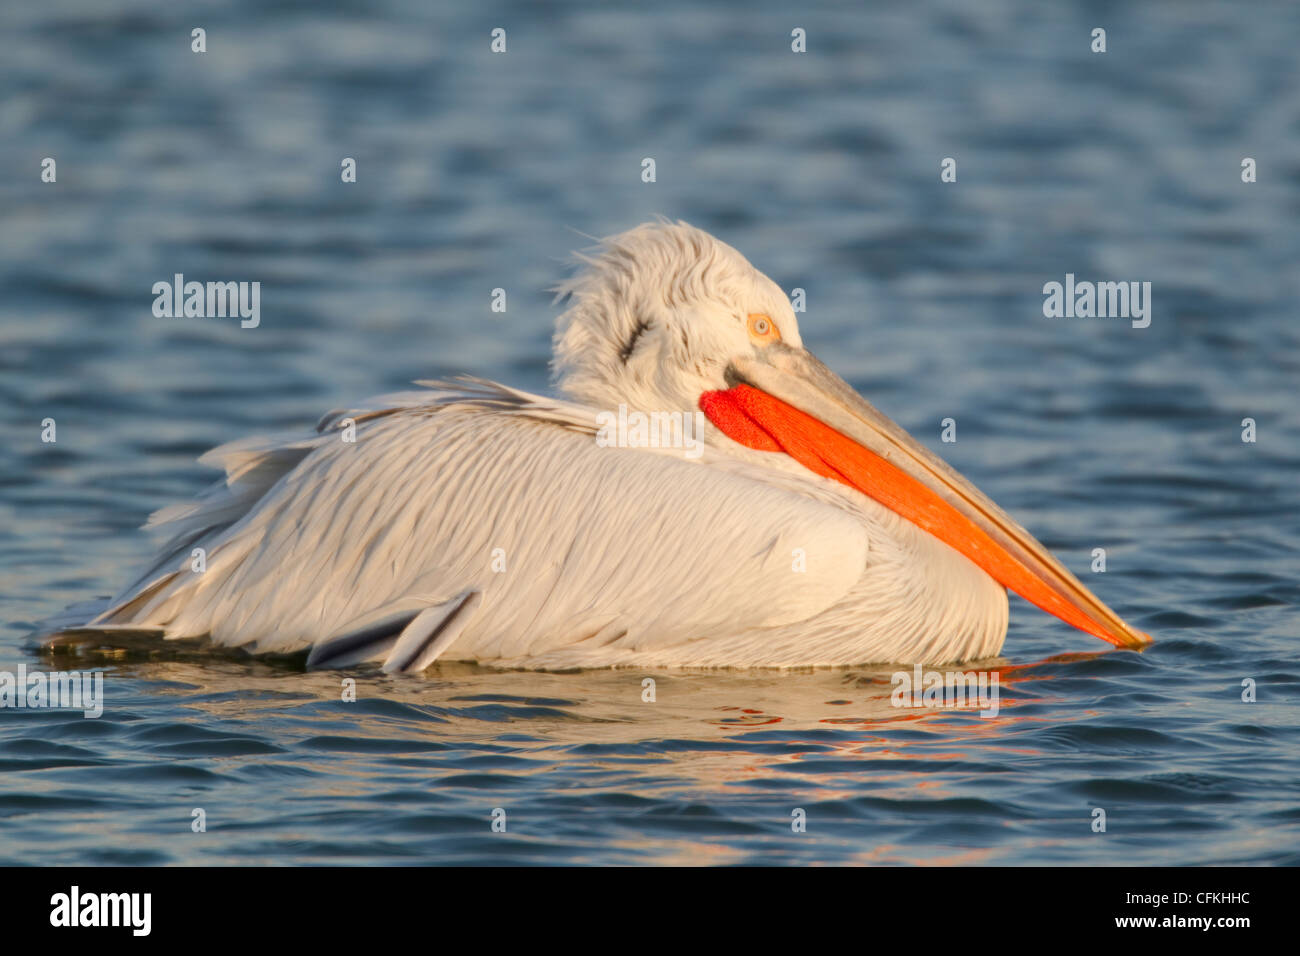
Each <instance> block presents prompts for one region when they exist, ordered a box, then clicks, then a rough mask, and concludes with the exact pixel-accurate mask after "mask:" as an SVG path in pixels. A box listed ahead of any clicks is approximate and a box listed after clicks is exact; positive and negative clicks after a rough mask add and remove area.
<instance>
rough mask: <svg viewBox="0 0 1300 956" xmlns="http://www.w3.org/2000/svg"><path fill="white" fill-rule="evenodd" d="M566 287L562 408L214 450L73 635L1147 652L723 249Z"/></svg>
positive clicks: (586, 257)
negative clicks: (1040, 632) (155, 547)
mask: <svg viewBox="0 0 1300 956" xmlns="http://www.w3.org/2000/svg"><path fill="white" fill-rule="evenodd" d="M579 260H580V266H581V267H580V268H579V270H578V271H577V272H576V273H575V275H574V276H573V277H572V278H570V279H569V280H567V281H566V282H564V283H563V284H562V285H561V286H560V287H559V288H558V290H557V291H558V292H559V295H558V296H557V301H558V302H563V303H564V304H565V309H564V311H563V314H562V315H560V317H559V319H558V320H557V323H556V332H555V336H554V360H553V363H552V367H553V372H554V381H555V385H556V390H557V392H558V397H546V396H542V395H534V394H529V393H527V392H523V391H519V390H517V389H514V388H510V387H507V386H505V385H499V384H496V383H493V382H488V381H483V380H480V379H460V380H456V381H453V382H417V383H416V385H417V386H421V388H419V389H418V390H413V391H406V392H400V393H397V394H393V395H387V396H383V397H380V398H378V399H374V400H372V401H370V402H367V403H363V404H361V405H359V406H358V407H355V408H350V409H341V410H336V411H334V412H331V413H329V414H327V415H325V417H324V418H323V419H322V420H321V421H320V423H319V424H318V426H317V428H316V430H315V433H313V434H309V435H306V436H288V437H283V436H282V437H275V438H260V439H250V440H245V441H237V442H234V443H231V444H227V445H223V446H221V447H220V448H217V449H214V450H213V451H211V452H209V453H207V454H206V455H204V456H203V457H202V458H201V459H200V462H202V463H204V464H210V465H213V466H215V467H219V468H221V469H224V472H225V478H224V480H222V481H218V482H217V483H216V485H214V486H213V487H212V488H211V489H209V490H208V491H207V492H205V493H204V494H202V495H200V496H199V497H198V498H197V499H196V500H194V501H193V502H190V503H186V504H182V505H174V506H171V507H167V508H164V509H162V510H161V511H158V512H156V513H155V514H154V515H153V516H152V517H151V519H150V521H149V523H148V524H147V525H146V526H145V527H146V528H150V529H154V530H157V531H158V532H160V533H161V534H162V535H164V536H165V544H163V546H162V547H161V550H160V551H159V552H158V554H157V556H156V558H155V559H154V560H153V561H151V562H150V563H149V565H148V566H147V567H146V568H145V569H144V570H143V571H142V572H141V573H140V574H139V575H137V576H136V577H135V579H134V580H133V581H132V582H131V583H130V584H129V585H128V586H127V587H125V588H124V589H123V590H122V591H121V592H120V593H119V594H118V595H117V596H116V597H114V598H113V599H112V600H111V602H109V604H108V606H107V607H106V608H105V609H104V610H103V611H102V613H99V614H98V615H97V616H95V617H93V618H92V619H91V620H89V621H88V622H87V623H86V624H85V625H84V626H83V627H81V628H80V629H78V631H79V633H81V634H83V635H84V634H85V633H87V632H88V633H90V634H92V635H108V634H112V633H114V632H132V633H135V632H144V633H145V634H147V635H151V636H158V637H162V638H167V639H199V638H205V639H207V640H208V641H210V642H212V643H213V644H215V645H222V646H228V647H240V648H245V649H246V650H249V651H251V652H253V653H274V654H288V653H294V652H300V651H304V650H305V651H307V652H308V658H307V661H308V665H309V666H311V667H343V666H351V665H353V664H357V663H359V662H363V661H375V662H381V663H382V667H383V670H385V671H387V672H390V673H392V672H419V671H422V670H424V669H425V668H427V667H428V666H429V665H430V664H432V663H433V662H434V661H436V660H439V659H444V660H466V661H475V662H479V663H481V664H487V665H491V666H499V667H510V668H531V669H561V668H575V667H618V666H637V667H795V666H837V665H859V664H867V663H886V662H900V663H909V664H915V663H919V664H939V663H948V662H960V661H965V660H971V659H978V658H987V657H992V656H994V655H996V654H997V653H998V652H999V651H1000V650H1001V648H1002V644H1003V641H1004V639H1005V637H1006V632H1007V616H1008V605H1007V589H1011V590H1013V591H1015V592H1016V593H1018V594H1020V595H1021V596H1023V597H1024V598H1026V599H1027V600H1029V601H1030V602H1032V603H1034V604H1036V605H1037V606H1038V607H1040V608H1042V609H1044V610H1046V611H1048V612H1049V613H1051V614H1054V615H1056V616H1057V617H1059V618H1061V619H1062V620H1063V621H1065V622H1067V623H1069V624H1071V625H1073V626H1074V627H1076V628H1079V629H1080V630H1083V631H1086V632H1087V633H1089V634H1092V635H1094V636H1096V637H1099V638H1101V639H1102V640H1105V641H1108V642H1110V643H1111V644H1114V645H1116V646H1118V647H1124V648H1138V647H1141V646H1143V645H1145V644H1146V643H1148V642H1149V640H1150V638H1149V637H1148V636H1147V635H1145V634H1143V633H1141V632H1139V631H1137V630H1134V629H1133V628H1131V627H1130V626H1129V625H1128V624H1126V623H1125V622H1124V621H1123V620H1121V619H1120V618H1119V617H1118V616H1117V615H1116V614H1115V612H1114V611H1112V610H1111V609H1110V608H1109V607H1107V606H1106V605H1105V604H1103V603H1102V602H1101V601H1100V600H1098V598H1096V597H1095V596H1094V595H1093V594H1092V592H1091V591H1089V590H1088V589H1087V588H1086V587H1084V585H1083V584H1082V583H1081V582H1080V581H1079V580H1078V579H1077V578H1076V577H1075V576H1074V575H1073V574H1071V573H1070V571H1069V570H1067V569H1066V568H1065V567H1064V565H1062V564H1061V563H1060V562H1059V561H1058V560H1057V559H1056V558H1054V557H1053V556H1052V555H1051V554H1049V553H1048V552H1047V550H1046V549H1045V548H1044V547H1043V546H1042V545H1041V544H1039V543H1038V541H1036V540H1035V539H1034V538H1033V537H1032V536H1031V535H1030V534H1029V532H1027V531H1026V530H1025V529H1024V528H1022V527H1021V526H1020V525H1018V524H1017V523H1016V522H1015V521H1013V520H1012V519H1011V518H1010V517H1009V516H1008V515H1007V514H1006V513H1005V512H1003V511H1002V510H1001V509H1000V508H998V507H997V505H995V504H994V503H993V502H992V501H991V500H990V499H988V498H987V497H985V496H984V495H983V494H982V493H980V492H979V491H978V490H976V488H975V487H974V486H973V485H972V484H971V483H970V482H969V481H967V480H966V479H965V478H963V477H962V476H961V475H960V474H958V473H957V472H956V471H955V470H954V469H952V468H951V467H949V466H948V465H947V464H945V463H944V462H943V461H942V460H941V459H939V458H938V457H937V456H935V455H934V454H932V453H931V452H929V451H928V450H927V449H926V448H925V447H924V446H922V445H921V444H920V443H919V442H917V441H916V440H915V439H913V438H912V437H911V436H910V435H908V434H907V433H906V432H905V431H904V430H903V429H902V428H900V427H899V426H898V425H896V424H894V423H893V422H892V421H890V420H889V419H888V418H886V417H885V416H884V415H882V414H881V413H880V412H879V411H877V410H876V409H875V407H873V406H872V405H871V404H870V403H868V402H867V401H866V400H865V399H863V398H862V397H861V396H860V395H858V394H857V392H855V391H854V390H853V389H852V388H851V387H850V386H849V385H848V384H846V383H845V382H844V381H843V380H842V379H841V378H839V377H838V376H837V375H835V373H834V372H832V371H831V370H830V369H829V368H827V367H826V366H825V365H824V364H822V363H821V362H820V361H819V360H818V359H817V358H815V357H814V356H813V355H812V354H811V353H810V352H809V351H808V350H807V349H805V348H804V347H803V345H802V344H801V341H800V337H799V327H798V323H797V322H796V320H795V314H794V311H793V309H792V308H791V305H790V302H789V300H788V299H787V298H786V296H785V295H784V294H783V293H782V292H781V290H780V289H779V288H778V287H777V285H776V284H775V283H774V282H772V280H771V279H769V278H768V277H767V276H765V275H763V274H762V273H761V272H759V271H758V270H757V269H755V268H754V267H753V266H752V265H750V263H749V262H748V261H747V260H746V259H745V258H744V257H743V256H742V255H741V254H740V253H739V252H737V251H736V250H735V249H733V248H731V247H730V246H728V245H726V244H724V243H722V242H720V241H719V240H718V239H715V238H714V237H713V236H711V235H709V234H708V233H706V232H703V231H701V230H700V229H696V228H694V227H692V226H690V225H688V224H686V223H684V222H676V223H672V222H668V221H659V222H654V223H648V224H645V225H641V226H638V227H636V228H634V229H632V230H630V231H628V232H624V233H622V234H620V235H617V236H614V237H612V238H609V239H606V240H604V241H603V242H601V243H600V244H599V245H598V246H597V247H595V248H594V249H593V250H590V251H589V252H588V253H586V254H582V255H580V256H579ZM650 420H653V421H655V422H656V423H658V424H659V425H661V426H662V427H660V428H658V429H657V430H656V431H657V435H656V434H655V433H654V432H653V431H652V432H650V433H649V434H648V430H647V428H646V427H644V425H645V422H646V421H650ZM625 423H631V424H630V425H627V427H624V425H625ZM615 426H617V427H615ZM655 438H657V440H651V439H655Z"/></svg>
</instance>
